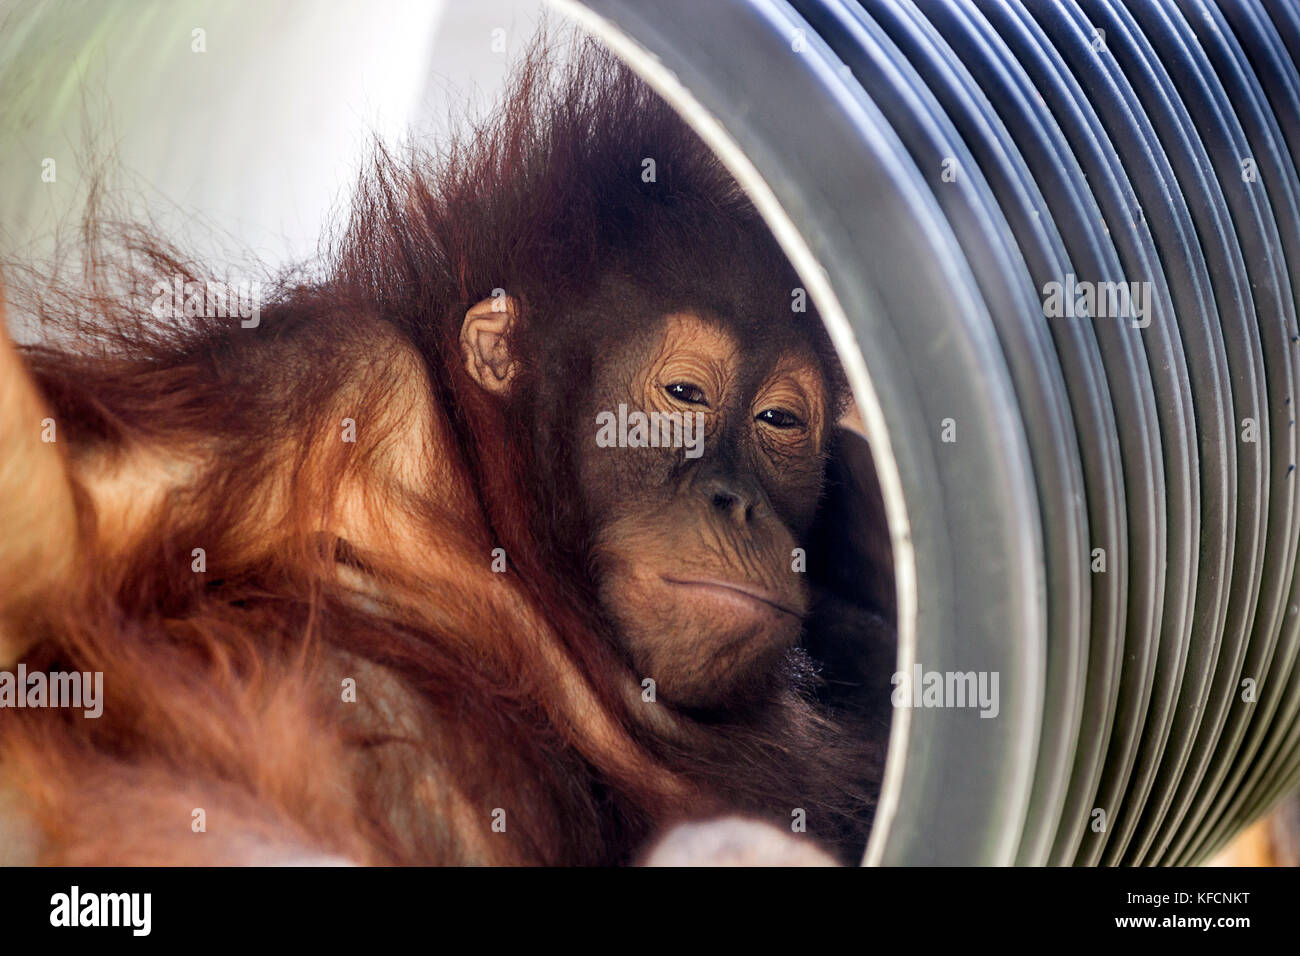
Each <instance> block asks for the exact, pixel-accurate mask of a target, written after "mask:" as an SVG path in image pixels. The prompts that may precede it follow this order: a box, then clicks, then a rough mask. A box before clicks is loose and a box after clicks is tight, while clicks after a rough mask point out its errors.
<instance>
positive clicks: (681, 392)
mask: <svg viewBox="0 0 1300 956" xmlns="http://www.w3.org/2000/svg"><path fill="white" fill-rule="evenodd" d="M664 391H665V392H667V393H668V394H669V395H671V396H672V397H673V398H675V399H677V400H678V401H681V402H686V404H688V405H704V406H707V405H708V404H709V403H708V402H707V401H705V400H704V389H702V388H700V387H699V386H698V385H691V384H690V383H689V382H673V384H671V385H665V386H664Z"/></svg>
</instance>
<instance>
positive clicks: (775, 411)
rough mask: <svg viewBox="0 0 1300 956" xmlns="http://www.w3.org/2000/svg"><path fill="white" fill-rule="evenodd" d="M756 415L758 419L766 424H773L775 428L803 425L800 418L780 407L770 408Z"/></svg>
mask: <svg viewBox="0 0 1300 956" xmlns="http://www.w3.org/2000/svg"><path fill="white" fill-rule="evenodd" d="M754 417H755V419H756V420H757V421H760V422H762V423H763V424H765V425H771V426H772V427H773V428H799V427H800V426H801V425H803V421H802V420H801V419H800V418H798V417H797V416H795V415H792V414H791V413H790V412H785V411H782V410H781V409H779V408H769V409H767V410H765V411H761V412H759V413H758V414H757V415H755V416H754Z"/></svg>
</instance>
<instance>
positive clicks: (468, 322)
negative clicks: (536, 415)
mask: <svg viewBox="0 0 1300 956" xmlns="http://www.w3.org/2000/svg"><path fill="white" fill-rule="evenodd" d="M518 316H519V303H518V302H516V301H515V300H514V298H512V297H511V296H508V295H500V296H493V297H492V298H490V299H484V300H483V301H482V302H480V303H479V304H478V305H476V306H474V307H473V308H472V309H470V310H469V311H468V312H466V313H465V322H464V324H462V325H461V327H460V351H461V356H462V357H463V358H464V360H465V371H467V372H469V377H470V378H472V379H473V380H474V381H475V382H477V383H478V384H479V387H481V388H483V389H484V390H486V391H488V392H491V393H492V394H493V395H504V394H506V393H507V392H509V390H510V383H511V382H512V381H514V377H515V370H516V369H517V368H518V367H519V366H518V363H517V362H516V361H515V360H514V357H513V356H512V355H511V354H510V332H511V330H512V329H513V328H514V325H515V321H516V320H517V318H518Z"/></svg>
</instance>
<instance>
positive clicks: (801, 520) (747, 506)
mask: <svg viewBox="0 0 1300 956" xmlns="http://www.w3.org/2000/svg"><path fill="white" fill-rule="evenodd" d="M774 338H781V337H779V336H778V337H774ZM606 351H607V354H609V356H610V357H609V359H608V360H606V361H601V360H600V357H599V356H598V357H597V361H595V362H594V363H593V365H594V368H595V369H596V374H595V379H594V382H593V390H592V392H591V393H590V397H589V399H588V402H587V404H586V406H585V408H584V412H583V415H582V416H580V419H579V422H580V424H579V426H578V427H579V430H580V434H579V435H578V436H576V439H575V447H577V448H579V449H581V451H580V453H579V458H578V473H579V482H578V483H579V486H580V488H581V491H582V494H583V495H584V498H585V505H586V508H587V514H588V515H589V516H590V518H591V520H592V522H593V524H594V526H595V528H596V539H597V544H596V553H595V556H594V557H595V567H596V572H597V576H598V586H599V596H600V601H601V604H602V606H603V608H604V610H605V612H606V614H607V615H608V616H609V617H610V618H611V620H612V621H613V623H614V625H615V627H616V629H617V631H618V634H619V638H620V640H621V641H622V642H623V645H624V647H625V648H626V649H627V651H628V652H629V653H630V655H631V658H632V661H633V663H634V665H635V666H636V668H637V669H638V671H639V672H640V674H641V676H642V677H650V678H653V679H654V680H655V682H656V693H657V697H658V698H659V699H662V700H665V701H668V702H670V703H673V704H675V705H677V706H680V707H683V708H689V709H696V710H701V711H709V710H716V709H722V708H724V707H725V708H728V709H730V708H734V707H737V706H743V705H744V703H745V702H746V700H747V699H754V700H755V702H758V700H759V699H760V698H761V696H762V692H763V689H764V687H765V686H766V685H767V682H768V681H769V680H770V679H771V677H772V675H773V672H774V670H775V669H776V665H777V663H778V661H779V660H780V658H781V657H782V656H783V655H784V654H785V652H786V651H787V650H788V649H789V648H790V647H791V646H793V645H794V644H795V642H796V641H797V640H798V638H799V633H800V628H801V623H802V619H803V616H804V614H805V613H806V611H807V608H808V595H807V589H806V586H805V584H804V581H803V575H802V574H800V573H799V572H797V571H795V570H793V568H792V564H793V560H794V558H793V554H792V552H793V550H794V549H795V548H796V547H797V539H798V537H799V535H800V534H802V533H803V532H804V531H805V530H806V529H807V527H808V525H809V523H810V522H811V520H812V517H813V513H814V511H815V509H816V506H817V500H818V496H819V494H820V491H821V486H822V479H823V465H822V452H823V448H824V445H825V442H826V438H827V434H828V430H829V427H830V423H829V422H828V421H827V418H828V414H827V408H826V405H827V386H826V382H825V380H824V376H823V373H822V371H821V370H820V367H819V365H818V363H817V361H816V358H815V355H814V352H813V350H812V349H811V347H809V346H807V345H805V344H803V343H799V342H797V341H796V342H793V343H792V342H790V341H769V342H763V341H759V342H750V341H745V342H743V343H742V342H740V341H738V340H737V338H736V337H735V336H734V335H733V334H732V333H731V332H730V331H729V329H728V327H727V325H726V324H725V323H722V322H717V321H710V320H708V319H706V318H704V317H702V316H699V315H695V314H692V313H677V314H673V315H670V316H666V317H665V318H664V319H663V320H662V322H661V323H659V324H658V325H657V326H653V325H652V326H651V327H650V328H648V329H646V331H645V332H644V333H643V334H641V335H640V336H639V337H637V338H635V339H634V340H632V341H627V340H622V341H620V342H618V343H616V344H611V345H610V346H609V347H608V348H607V349H606ZM619 403H625V404H626V405H627V406H628V410H629V412H630V411H631V410H634V409H639V410H641V411H644V412H647V413H649V412H652V411H660V412H681V413H683V414H684V415H687V414H691V413H694V412H701V413H703V416H704V424H705V431H704V437H703V446H702V453H701V454H700V455H699V457H696V458H688V457H687V456H686V453H685V450H684V449H683V448H628V447H599V446H598V445H597V442H596V438H595V436H596V433H597V424H596V421H597V419H596V415H597V413H598V412H602V411H611V412H615V413H616V412H617V410H618V406H619Z"/></svg>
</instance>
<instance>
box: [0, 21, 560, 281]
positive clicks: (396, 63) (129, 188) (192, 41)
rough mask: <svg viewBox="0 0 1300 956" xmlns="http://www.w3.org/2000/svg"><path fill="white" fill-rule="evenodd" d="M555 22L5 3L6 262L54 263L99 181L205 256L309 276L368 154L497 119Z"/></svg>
mask: <svg viewBox="0 0 1300 956" xmlns="http://www.w3.org/2000/svg"><path fill="white" fill-rule="evenodd" d="M540 9H541V5H540V3H539V2H538V0H331V2H330V3H329V4H328V14H329V15H328V16H322V15H321V13H322V10H323V8H322V5H321V4H319V3H316V2H312V0H278V2H275V3H266V2H263V0H221V2H214V0H133V2H130V3H102V2H98V0H3V2H0V254H2V255H4V256H6V257H8V256H12V255H18V256H20V257H23V258H37V259H41V258H44V257H45V256H47V255H48V254H49V253H50V252H52V251H53V249H54V246H55V241H56V238H57V236H58V235H59V233H60V231H67V230H75V229H76V228H77V225H78V216H79V211H80V209H81V208H82V207H83V206H84V203H85V199H86V194H87V187H88V185H89V182H90V177H91V175H92V174H93V173H94V172H95V171H96V170H103V171H104V172H105V173H106V174H107V179H106V183H107V184H109V185H112V186H113V187H114V196H115V198H117V197H119V196H121V197H125V198H126V199H127V200H128V201H129V202H130V203H131V204H132V207H133V208H135V207H138V208H139V210H140V211H147V213H148V215H149V216H150V218H152V219H154V220H155V221H156V222H157V223H158V224H159V225H160V226H162V227H163V229H164V231H165V232H167V233H168V234H169V235H171V236H173V237H181V238H183V239H184V240H185V243H184V244H185V246H186V248H187V249H189V250H191V251H193V252H195V253H196V254H198V255H202V256H216V257H220V256H222V255H223V254H225V253H228V252H229V251H230V250H231V248H232V247H233V248H235V249H240V250H245V251H247V252H249V253H251V254H253V255H255V256H256V257H257V258H258V259H259V260H260V261H262V262H263V263H265V264H266V265H267V266H268V267H269V268H272V269H274V268H275V267H278V266H280V265H283V264H286V263H289V262H301V261H303V260H305V259H309V258H310V257H311V256H313V255H314V253H315V252H316V249H317V243H318V241H319V239H320V237H321V235H322V234H323V230H324V229H325V227H326V225H327V223H328V222H329V219H330V215H331V213H333V212H337V211H339V210H341V209H343V208H344V204H345V202H346V200H347V197H348V195H349V191H350V188H351V185H352V184H353V183H354V182H355V180H356V176H357V172H358V170H359V169H360V166H361V164H362V163H363V162H364V160H365V157H366V155H367V152H368V150H369V148H370V145H371V143H372V137H380V138H382V139H383V140H384V141H385V142H387V143H390V144H395V143H400V142H402V141H403V140H404V139H406V138H407V137H408V136H415V137H417V138H420V139H426V138H428V137H434V138H435V139H436V138H437V137H438V136H439V135H441V134H442V133H444V132H445V131H446V129H447V124H448V121H449V117H450V116H452V115H456V114H458V113H459V114H463V112H464V109H465V107H466V104H467V103H479V104H484V105H486V104H490V103H491V101H492V98H493V96H494V94H495V93H496V91H497V89H498V88H499V86H500V84H501V83H502V81H503V79H504V77H505V76H506V74H507V72H508V71H509V69H510V65H511V63H512V62H513V60H514V57H515V55H516V54H518V53H519V52H520V51H521V50H522V49H523V47H524V46H525V45H526V43H527V41H528V39H529V38H530V37H531V36H532V34H533V32H534V31H535V30H536V28H537V25H538V21H539V17H540V15H541V13H540ZM50 160H52V161H53V164H52V165H51V164H50V163H49V161H50ZM51 177H52V178H53V181H49V180H50V179H51Z"/></svg>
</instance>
